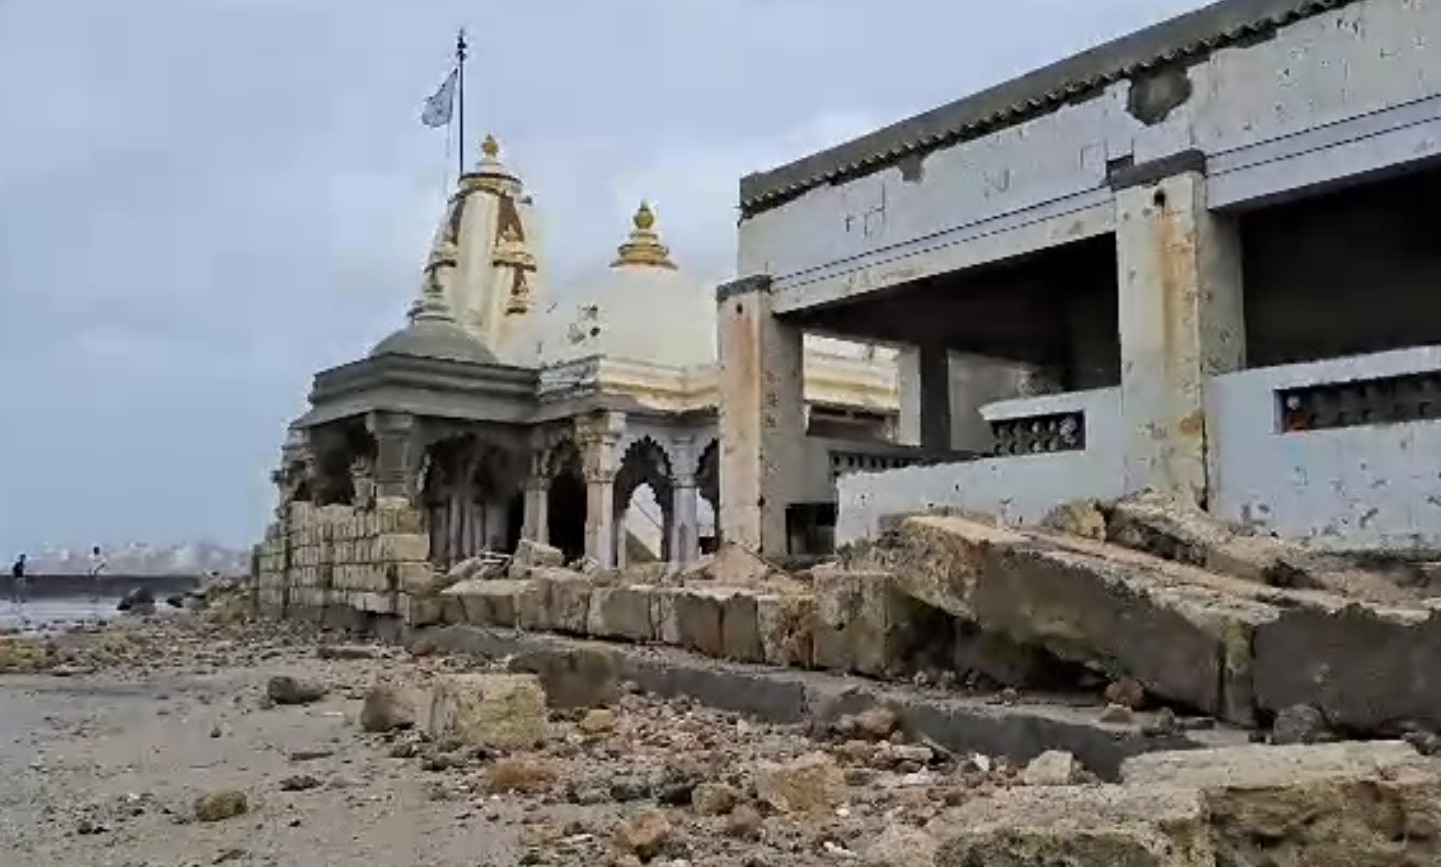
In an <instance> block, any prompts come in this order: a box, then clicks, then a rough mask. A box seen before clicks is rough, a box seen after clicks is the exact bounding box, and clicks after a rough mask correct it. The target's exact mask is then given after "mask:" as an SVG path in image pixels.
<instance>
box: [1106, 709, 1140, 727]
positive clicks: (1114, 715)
mask: <svg viewBox="0 0 1441 867" xmlns="http://www.w3.org/2000/svg"><path fill="white" fill-rule="evenodd" d="M1101 722H1103V723H1109V724H1111V725H1132V724H1133V723H1135V722H1136V715H1135V714H1134V713H1132V712H1131V709H1130V708H1128V707H1126V706H1125V705H1123V704H1108V705H1106V709H1105V710H1103V711H1101Z"/></svg>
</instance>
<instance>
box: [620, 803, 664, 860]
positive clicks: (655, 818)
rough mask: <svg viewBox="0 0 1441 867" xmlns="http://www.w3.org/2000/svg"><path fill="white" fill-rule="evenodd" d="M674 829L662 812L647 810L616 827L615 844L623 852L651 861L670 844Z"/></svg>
mask: <svg viewBox="0 0 1441 867" xmlns="http://www.w3.org/2000/svg"><path fill="white" fill-rule="evenodd" d="M672 833H673V829H672V828H671V824H670V820H669V819H667V818H666V815H665V813H664V812H663V811H661V810H645V811H643V812H640V813H637V814H635V815H634V816H631V817H630V818H628V819H625V820H623V821H622V822H620V824H618V825H616V829H615V842H616V845H617V846H618V847H619V848H620V849H621V851H622V852H627V853H629V854H632V855H634V856H636V857H637V858H639V859H641V860H642V861H649V860H650V859H652V858H654V857H655V856H657V855H659V854H660V853H661V851H662V850H663V849H664V848H665V845H666V843H668V842H670V838H671V834H672Z"/></svg>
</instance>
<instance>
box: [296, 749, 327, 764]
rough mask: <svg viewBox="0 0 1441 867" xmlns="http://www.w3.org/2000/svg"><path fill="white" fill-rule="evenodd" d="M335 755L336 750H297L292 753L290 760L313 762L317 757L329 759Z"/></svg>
mask: <svg viewBox="0 0 1441 867" xmlns="http://www.w3.org/2000/svg"><path fill="white" fill-rule="evenodd" d="M333 755H335V751H334V750H326V749H315V750H295V751H294V752H292V753H291V754H290V760H291V761H292V762H313V761H315V760H316V759H328V758H330V757H331V756H333Z"/></svg>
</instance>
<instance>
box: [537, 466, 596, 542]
mask: <svg viewBox="0 0 1441 867" xmlns="http://www.w3.org/2000/svg"><path fill="white" fill-rule="evenodd" d="M585 507H586V503H585V480H584V479H582V478H581V476H580V473H578V472H575V471H574V470H569V469H567V470H563V471H562V472H559V473H557V474H556V475H555V477H554V478H552V479H551V480H550V490H549V491H547V492H546V509H545V512H546V518H547V524H548V526H547V530H548V531H549V540H550V544H551V545H552V546H554V547H556V548H559V549H560V551H561V553H562V554H564V555H565V559H566V562H567V563H568V562H570V561H572V560H578V559H580V558H581V557H582V556H584V555H585Z"/></svg>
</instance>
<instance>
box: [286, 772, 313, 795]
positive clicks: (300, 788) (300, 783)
mask: <svg viewBox="0 0 1441 867" xmlns="http://www.w3.org/2000/svg"><path fill="white" fill-rule="evenodd" d="M318 788H320V780H318V779H316V778H315V777H312V776H311V775H309V774H295V775H294V776H290V777H286V778H285V779H283V780H281V781H280V790H281V791H282V792H304V791H306V790H307V789H318Z"/></svg>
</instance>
